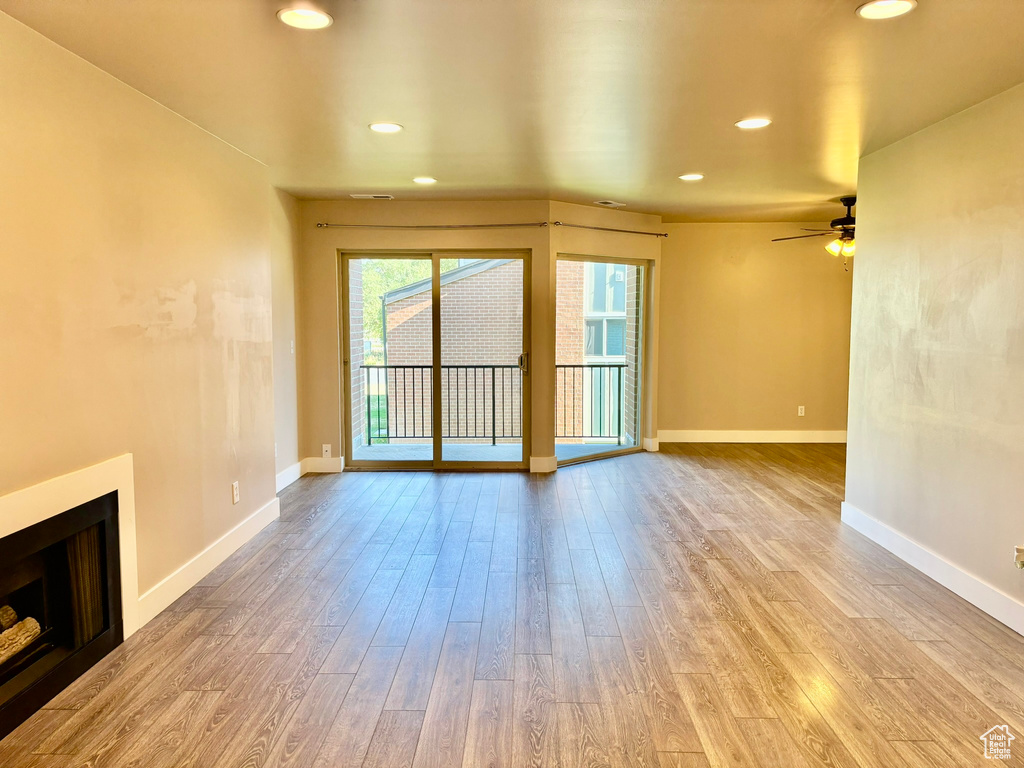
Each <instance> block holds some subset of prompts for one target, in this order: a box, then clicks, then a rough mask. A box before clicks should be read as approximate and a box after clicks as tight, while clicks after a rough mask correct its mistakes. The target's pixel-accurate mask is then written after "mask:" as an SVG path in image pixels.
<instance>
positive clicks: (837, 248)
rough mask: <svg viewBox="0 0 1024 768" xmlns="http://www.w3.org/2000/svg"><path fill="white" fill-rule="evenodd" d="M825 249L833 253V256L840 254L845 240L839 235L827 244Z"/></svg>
mask: <svg viewBox="0 0 1024 768" xmlns="http://www.w3.org/2000/svg"><path fill="white" fill-rule="evenodd" d="M825 250H826V251H828V252H829V253H831V254H832V255H833V256H838V255H839V254H840V253H842V252H843V241H842V240H840V239H839V238H838V237H837V238H836V239H835V240H833V241H832V242H831V243H829V244H828V245H826V246H825Z"/></svg>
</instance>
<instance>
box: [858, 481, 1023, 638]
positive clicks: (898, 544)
mask: <svg viewBox="0 0 1024 768" xmlns="http://www.w3.org/2000/svg"><path fill="white" fill-rule="evenodd" d="M842 520H843V523H844V524H846V525H848V526H850V527H851V528H853V529H854V530H855V531H858V532H859V533H862V534H864V535H865V536H867V537H868V538H869V539H871V540H872V541H873V542H875V543H876V544H879V545H880V546H882V547H885V548H886V549H887V550H889V551H890V552H892V553H893V554H894V555H896V557H898V558H900V559H901V560H903V561H905V562H906V563H907V564H909V565H912V566H913V567H914V568H917V570H919V571H921V573H923V574H925V575H926V576H930V577H931V578H933V579H935V581H937V582H939V584H941V585H942V586H944V587H946V588H947V589H949V590H951V591H953V592H955V593H956V594H958V595H960V597H962V598H963V599H964V600H966V601H967V602H969V603H971V604H972V605H975V606H977V607H978V608H980V609H981V610H983V611H984V612H985V613H987V614H988V615H989V616H991V617H992V618H994V619H997V620H998V621H1001V622H1002V623H1003V624H1005V625H1006V626H1008V627H1010V629H1012V630H1014V631H1015V632H1019V633H1020V634H1022V635H1024V603H1020V602H1018V601H1017V600H1016V599H1014V598H1012V597H1010V596H1009V595H1008V594H1006V593H1005V592H1002V591H1000V590H999V589H998V588H996V587H994V586H992V585H991V584H989V583H988V582H986V581H983V580H981V579H980V578H978V577H977V576H975V575H974V574H972V573H968V572H967V571H965V570H963V569H962V568H960V567H958V566H956V565H954V564H953V563H951V562H949V561H948V560H946V559H945V558H944V557H942V555H939V554H938V553H936V552H933V551H932V550H930V549H928V548H927V547H925V546H923V545H921V544H918V543H917V542H916V541H914V540H913V539H911V538H908V537H907V536H905V535H904V534H902V533H900V532H899V531H897V530H895V529H894V528H890V527H889V526H888V525H886V524H885V523H883V522H882V521H881V520H876V519H875V518H873V517H871V516H870V515H868V514H866V513H864V512H862V511H861V510H859V509H857V508H856V507H854V506H853V505H852V504H848V503H846V502H845V501H844V502H843V505H842ZM1009 556H1010V553H1009V552H1008V553H1007V560H1009Z"/></svg>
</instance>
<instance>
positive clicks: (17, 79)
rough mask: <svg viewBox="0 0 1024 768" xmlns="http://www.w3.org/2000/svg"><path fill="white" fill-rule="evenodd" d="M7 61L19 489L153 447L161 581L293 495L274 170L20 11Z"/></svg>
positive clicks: (145, 454)
mask: <svg viewBox="0 0 1024 768" xmlns="http://www.w3.org/2000/svg"><path fill="white" fill-rule="evenodd" d="M0 71H2V72H3V76H2V77H0V105H2V107H0V136H2V137H3V140H2V141H0V190H2V192H0V194H2V203H0V272H2V275H3V278H2V279H0V414H2V418H0V494H3V493H7V492H10V491H13V490H15V489H18V488H22V487H25V486H28V485H31V484H34V483H37V482H39V481H42V480H45V479H48V478H51V477H54V476H57V475H61V474H64V473H67V472H69V471H71V470H74V469H77V468H80V467H83V466H86V465H89V464H93V463H95V462H98V461H100V460H103V459H106V458H109V457H111V456H114V455H117V454H120V453H124V452H127V451H130V452H132V453H134V454H135V485H136V511H137V530H138V546H139V586H140V589H141V591H145V590H147V589H148V588H150V587H152V586H153V585H154V584H155V583H156V582H158V581H159V580H160V579H161V578H163V577H164V576H166V575H168V574H169V573H170V572H172V571H173V570H175V569H176V568H178V567H179V566H181V565H182V564H183V563H185V562H186V561H188V560H189V559H191V558H192V557H193V556H195V555H196V554H197V553H199V552H200V551H201V550H203V549H204V548H205V547H206V546H208V545H209V544H210V543H211V542H213V541H214V540H216V539H217V538H218V537H220V536H221V535H223V534H224V533H225V532H226V531H228V530H229V529H231V528H233V527H234V526H235V525H237V524H238V523H239V522H240V521H241V520H242V519H244V518H246V517H248V516H249V515H251V514H252V513H253V512H254V511H255V510H256V509H258V508H260V507H261V506H263V505H265V504H267V503H268V502H270V501H271V500H272V499H273V498H274V456H273V443H274V422H273V415H272V414H273V408H274V402H273V394H272V345H271V274H270V259H269V239H270V237H269V221H270V216H269V202H270V197H269V195H268V190H269V186H268V183H267V175H266V169H265V168H264V167H263V166H261V165H260V164H259V163H257V162H255V161H253V160H251V159H250V158H248V157H246V156H244V155H242V154H240V153H239V152H237V151H235V150H234V149H232V148H231V147H229V146H228V145H226V144H224V143H222V142H220V141H219V140H217V139H215V138H213V137H212V136H211V135H210V134H208V133H206V132H204V131H202V130H200V129H198V128H197V127H196V126H194V125H192V124H190V123H188V122H186V121H185V120H183V119H181V118H179V117H177V116H176V115H174V114H173V113H171V112H169V111H168V110H166V109H165V108H163V107H161V106H159V105H158V104H156V103H155V102H153V101H152V100H150V99H148V98H146V97H145V96H143V95H141V94H140V93H138V92H136V91H134V90H132V89H130V88H128V87H127V86H125V85H123V84H122V83H120V82H118V81H116V80H114V79H113V78H111V77H110V76H109V75H106V74H104V73H103V72H101V71H99V70H97V69H95V68H94V67H92V66H91V65H89V64H87V63H86V62H84V61H83V60H81V59H79V58H77V57H75V56H73V55H71V54H70V53H68V52H67V51H65V50H63V49H61V48H59V47H58V46H56V45H55V44H53V43H51V42H50V41H48V40H46V39H44V38H42V37H41V36H39V35H38V34H36V33H35V32H32V31H30V30H28V29H27V28H25V27H23V26H21V25H20V24H18V23H16V22H15V21H13V20H12V19H11V18H10V17H8V16H5V15H3V14H0ZM233 480H238V481H240V483H241V497H242V501H241V503H240V504H239V505H237V506H233V505H232V504H231V497H230V483H231V482H232V481H233Z"/></svg>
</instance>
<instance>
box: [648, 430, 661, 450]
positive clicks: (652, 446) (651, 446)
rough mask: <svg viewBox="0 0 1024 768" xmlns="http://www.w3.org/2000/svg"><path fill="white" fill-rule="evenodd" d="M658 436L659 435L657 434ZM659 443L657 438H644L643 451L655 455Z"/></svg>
mask: <svg viewBox="0 0 1024 768" xmlns="http://www.w3.org/2000/svg"><path fill="white" fill-rule="evenodd" d="M658 434H659V435H660V434H661V433H658ZM660 443H661V441H660V439H659V438H658V437H645V438H644V450H645V451H650V452H651V453H657V452H658V447H659V445H660Z"/></svg>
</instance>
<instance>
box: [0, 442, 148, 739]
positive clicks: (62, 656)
mask: <svg viewBox="0 0 1024 768" xmlns="http://www.w3.org/2000/svg"><path fill="white" fill-rule="evenodd" d="M138 626H139V597H138V571H137V552H136V543H135V489H134V473H133V462H132V456H131V454H124V455H122V456H118V457H116V458H114V459H110V460H108V461H105V462H102V463H100V464H96V465H93V466H90V467H86V468H84V469H81V470H77V471H75V472H71V473H68V474H66V475H61V476H59V477H56V478H53V479H51V480H47V481H45V482H43V483H39V484H38V485H35V486H31V487H29V488H25V489H22V490H20V491H16V492H14V493H11V494H8V495H6V496H0V630H9V629H11V628H12V627H13V628H15V629H16V631H15V632H6V633H5V632H2V631H0V738H2V737H3V736H4V735H6V734H7V733H8V732H9V731H11V730H12V729H13V728H15V727H16V726H17V725H18V724H19V723H20V722H21V721H22V720H24V719H25V718H27V717H28V716H30V715H31V714H32V713H33V712H34V711H36V710H37V709H39V708H41V707H42V706H43V705H45V703H46V702H47V701H49V699H50V698H52V697H53V696H54V695H55V694H56V693H58V692H59V691H60V690H62V689H63V688H64V687H65V686H67V685H68V684H70V682H71V681H73V680H74V679H75V678H77V677H78V676H79V675H81V674H82V673H83V672H84V671H85V670H87V669H88V668H89V667H91V666H92V665H93V664H95V663H96V662H97V661H98V660H99V659H100V658H102V657H103V656H104V655H105V654H106V653H108V652H109V651H110V650H111V649H113V648H114V647H116V645H117V644H118V643H120V642H121V641H122V639H123V638H126V637H128V636H130V635H131V634H133V633H134V632H135V631H136V630H137V629H138Z"/></svg>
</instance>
